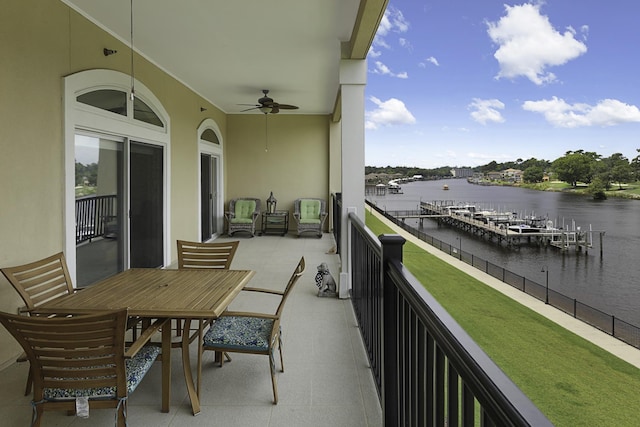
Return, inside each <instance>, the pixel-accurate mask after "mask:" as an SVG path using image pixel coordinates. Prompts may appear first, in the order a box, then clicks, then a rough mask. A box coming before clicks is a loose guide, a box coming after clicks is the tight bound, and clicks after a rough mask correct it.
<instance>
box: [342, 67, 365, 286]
mask: <svg viewBox="0 0 640 427" xmlns="http://www.w3.org/2000/svg"><path fill="white" fill-rule="evenodd" d="M366 81H367V61H366V60H364V59H358V60H354V59H343V60H342V61H341V62H340V93H341V111H342V118H341V130H342V132H341V142H342V167H341V170H342V207H343V209H342V218H341V219H340V221H341V224H342V236H341V239H340V240H341V241H340V242H338V244H339V245H340V254H341V260H342V263H341V271H340V288H339V296H340V298H347V297H348V296H349V290H350V289H351V274H350V271H351V266H350V265H349V264H350V259H351V253H350V249H349V242H348V241H349V239H348V235H349V228H348V227H347V215H348V213H347V212H349V211H351V212H355V214H356V215H358V216H359V217H360V218H361V219H362V221H363V222H364V218H365V211H364V88H365V84H366Z"/></svg>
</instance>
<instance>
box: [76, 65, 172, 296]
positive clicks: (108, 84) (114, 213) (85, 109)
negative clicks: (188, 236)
mask: <svg viewBox="0 0 640 427" xmlns="http://www.w3.org/2000/svg"><path fill="white" fill-rule="evenodd" d="M64 85H65V86H64V96H65V127H64V129H65V188H66V189H65V236H66V242H67V243H66V247H65V253H66V257H67V262H68V264H69V269H70V273H71V274H72V276H73V281H74V283H76V285H78V286H81V285H87V284H90V283H93V282H95V281H97V280H100V279H101V278H103V277H104V276H108V275H111V274H114V273H116V272H118V271H122V270H125V269H127V268H131V267H160V266H163V265H165V264H166V262H167V260H169V259H170V246H169V241H170V240H169V226H168V224H169V222H170V221H169V220H168V218H167V217H168V212H169V209H168V206H169V200H168V194H169V192H168V190H167V189H168V182H169V171H170V168H169V167H168V162H169V156H168V150H169V143H170V132H169V116H168V113H167V112H166V110H165V109H164V107H163V106H162V104H161V103H160V101H159V100H158V98H156V97H155V95H154V94H153V93H152V92H151V91H150V90H149V89H148V88H147V87H146V86H145V85H144V84H142V83H141V82H138V81H136V82H135V87H136V94H135V97H133V99H131V98H130V97H129V89H130V87H131V77H130V76H128V75H126V74H123V73H120V72H117V71H111V70H89V71H83V72H80V73H76V74H73V75H70V76H68V77H66V78H65V79H64ZM92 252H96V253H99V254H100V256H98V257H92V256H91V253H92ZM96 262H97V263H98V264H95V263H96ZM96 272H99V274H97V275H96ZM100 274H101V275H102V276H100Z"/></svg>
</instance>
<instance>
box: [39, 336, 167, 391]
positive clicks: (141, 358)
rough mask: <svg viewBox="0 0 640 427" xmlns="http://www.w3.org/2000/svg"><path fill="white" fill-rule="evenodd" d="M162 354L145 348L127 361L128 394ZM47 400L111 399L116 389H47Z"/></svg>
mask: <svg viewBox="0 0 640 427" xmlns="http://www.w3.org/2000/svg"><path fill="white" fill-rule="evenodd" d="M159 354H160V347H157V346H144V347H142V348H141V349H140V351H138V354H136V355H135V356H134V357H132V358H131V359H126V360H125V365H126V370H127V394H129V393H132V392H133V391H134V390H135V389H136V387H137V386H138V384H140V381H142V378H144V376H145V374H146V373H147V371H148V370H149V368H151V365H153V362H155V360H156V358H157V357H158V355H159ZM43 396H44V399H45V400H71V399H75V398H76V397H79V396H86V397H88V398H90V399H96V398H98V399H100V398H102V399H111V398H114V397H115V396H116V388H115V387H100V388H88V389H62V388H45V389H44V390H43Z"/></svg>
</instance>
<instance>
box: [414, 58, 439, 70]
mask: <svg viewBox="0 0 640 427" xmlns="http://www.w3.org/2000/svg"><path fill="white" fill-rule="evenodd" d="M424 61H425V62H429V63H431V64H433V65H435V66H436V67H439V66H440V63H439V62H438V60H437V59H436V58H435V57H434V56H430V57H428V58H427V59H425V60H424ZM425 62H421V63H420V64H418V65H419V66H420V67H422V68H426V67H427V64H426V63H425Z"/></svg>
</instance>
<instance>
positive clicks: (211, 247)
mask: <svg viewBox="0 0 640 427" xmlns="http://www.w3.org/2000/svg"><path fill="white" fill-rule="evenodd" d="M239 243H240V242H239V241H237V240H236V241H232V242H214V243H199V242H189V241H186V240H178V269H180V270H182V269H193V268H198V269H223V270H228V269H229V267H230V266H231V261H233V256H234V255H235V254H236V250H237V249H238V244H239Z"/></svg>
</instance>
